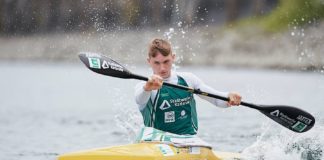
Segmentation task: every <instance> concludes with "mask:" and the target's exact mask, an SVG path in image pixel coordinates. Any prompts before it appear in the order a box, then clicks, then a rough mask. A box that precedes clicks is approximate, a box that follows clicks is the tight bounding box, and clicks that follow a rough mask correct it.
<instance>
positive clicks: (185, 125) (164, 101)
mask: <svg viewBox="0 0 324 160" xmlns="http://www.w3.org/2000/svg"><path fill="white" fill-rule="evenodd" d="M178 84H179V85H183V86H188V84H187V83H186V81H185V80H184V79H183V78H182V77H180V76H178ZM141 113H142V116H143V119H144V125H145V126H146V127H153V128H156V129H159V130H162V131H166V132H171V133H175V134H180V135H185V134H189V135H194V134H196V133H197V130H198V120H197V112H196V102H195V99H194V97H193V94H192V93H190V92H187V91H184V90H180V89H177V88H173V87H169V86H162V87H161V88H160V89H159V90H158V91H157V94H156V96H155V99H154V101H153V102H152V100H151V98H150V99H149V101H148V103H147V104H146V106H145V108H144V109H143V110H142V111H141Z"/></svg>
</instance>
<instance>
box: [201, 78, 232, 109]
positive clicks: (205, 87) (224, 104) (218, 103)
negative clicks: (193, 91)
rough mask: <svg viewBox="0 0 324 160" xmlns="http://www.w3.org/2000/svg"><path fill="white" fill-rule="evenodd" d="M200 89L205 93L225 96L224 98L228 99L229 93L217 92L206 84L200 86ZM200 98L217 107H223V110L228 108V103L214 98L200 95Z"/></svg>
mask: <svg viewBox="0 0 324 160" xmlns="http://www.w3.org/2000/svg"><path fill="white" fill-rule="evenodd" d="M198 89H200V90H201V91H204V92H208V93H211V94H215V95H219V96H223V97H228V92H220V91H217V90H215V89H213V88H211V87H209V86H208V85H206V84H201V85H199V88H198ZM199 97H200V98H202V99H204V100H207V101H208V102H210V103H212V104H214V105H215V106H218V107H222V108H225V107H228V106H227V102H226V101H223V100H220V99H216V98H212V97H207V96H204V95H199Z"/></svg>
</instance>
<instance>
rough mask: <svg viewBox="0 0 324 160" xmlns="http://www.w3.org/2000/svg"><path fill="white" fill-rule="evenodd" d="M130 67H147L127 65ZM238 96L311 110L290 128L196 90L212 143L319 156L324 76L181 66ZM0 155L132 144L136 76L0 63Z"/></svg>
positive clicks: (43, 156)
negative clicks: (302, 125) (307, 123)
mask: <svg viewBox="0 0 324 160" xmlns="http://www.w3.org/2000/svg"><path fill="white" fill-rule="evenodd" d="M130 69H131V70H132V71H133V72H136V73H140V74H143V75H146V76H147V75H149V74H150V70H149V69H146V68H145V67H144V66H143V67H134V66H131V67H130ZM178 71H190V72H192V73H194V74H196V75H197V76H199V77H200V78H201V79H202V80H204V81H205V82H206V83H207V84H209V85H210V86H212V87H213V88H215V89H218V90H221V91H237V92H240V93H241V94H242V96H243V100H244V101H247V102H252V103H257V104H269V105H270V104H273V105H276V104H282V105H291V106H296V107H299V108H301V109H304V110H307V111H309V112H310V113H311V114H313V115H314V116H315V118H316V120H317V122H316V125H315V126H314V128H313V129H311V130H310V131H308V132H306V133H303V134H298V133H293V132H291V131H289V130H287V129H285V128H283V127H281V126H280V125H278V124H276V123H275V122H272V121H271V120H269V119H268V118H267V117H265V116H264V115H263V114H261V113H259V112H258V111H256V110H253V109H250V108H247V107H232V108H227V109H223V108H218V107H215V106H213V105H211V104H209V103H208V102H205V101H203V100H201V99H199V97H197V101H198V102H197V103H198V114H199V115H198V116H199V125H200V126H199V127H200V128H199V135H200V137H201V138H202V139H204V140H206V141H208V142H209V143H211V144H212V145H213V146H214V150H221V151H230V152H243V154H244V155H245V156H247V157H249V158H248V159H266V160H275V159H276V160H277V159H287V160H289V159H293V160H296V159H324V158H323V157H324V155H323V154H324V153H323V149H324V137H323V135H324V128H323V127H324V120H323V116H324V100H323V98H324V75H323V74H321V73H313V72H311V73H310V72H298V71H284V70H280V71H272V70H251V69H227V68H217V67H182V68H179V69H178ZM0 73H1V74H0V76H1V79H0V89H1V92H0V159H1V160H20V159H22V160H54V159H56V157H57V156H58V155H59V154H63V153H67V152H72V151H78V150H85V149H92V148H98V147H107V146H114V145H121V144H128V143H131V142H132V140H133V138H134V137H135V134H136V132H137V131H138V130H139V128H140V127H141V126H142V119H141V116H140V113H139V112H138V110H137V106H136V104H135V102H134V86H135V84H136V83H138V81H137V80H123V79H117V78H111V77H107V76H102V75H98V74H96V73H93V72H91V71H89V70H88V69H86V68H85V67H84V66H83V65H82V64H81V63H80V64H79V63H78V64H69V65H67V64H53V63H52V64H38V63H37V64H30V63H23V64H18V63H13V64H12V63H9V62H4V63H3V62H2V63H1V65H0Z"/></svg>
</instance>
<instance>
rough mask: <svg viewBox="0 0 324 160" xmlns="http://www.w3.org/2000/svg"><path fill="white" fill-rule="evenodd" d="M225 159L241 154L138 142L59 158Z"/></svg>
mask: <svg viewBox="0 0 324 160" xmlns="http://www.w3.org/2000/svg"><path fill="white" fill-rule="evenodd" d="M179 159H180V160H225V159H240V154H238V153H229V152H215V151H212V150H211V149H210V148H207V147H175V146H173V145H168V144H159V143H136V144H129V145H123V146H115V147H109V148H102V149H93V150H88V151H80V152H75V153H68V154H63V155H60V156H59V157H58V160H179Z"/></svg>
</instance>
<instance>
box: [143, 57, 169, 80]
mask: <svg viewBox="0 0 324 160" xmlns="http://www.w3.org/2000/svg"><path fill="white" fill-rule="evenodd" d="M174 59H175V55H174V54H169V55H168V56H163V55H162V54H161V53H159V52H158V53H157V55H156V56H155V57H149V58H148V59H147V62H148V63H149V64H150V66H151V67H152V69H153V73H154V74H157V75H159V76H161V77H162V78H163V79H165V78H169V77H170V74H171V68H172V64H173V62H174Z"/></svg>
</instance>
